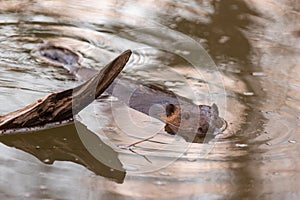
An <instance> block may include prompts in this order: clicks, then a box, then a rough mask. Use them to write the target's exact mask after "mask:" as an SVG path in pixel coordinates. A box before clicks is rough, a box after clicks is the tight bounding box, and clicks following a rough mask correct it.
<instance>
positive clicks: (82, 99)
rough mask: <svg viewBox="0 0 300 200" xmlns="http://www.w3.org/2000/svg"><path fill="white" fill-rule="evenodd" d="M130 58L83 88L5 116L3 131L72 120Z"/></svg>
mask: <svg viewBox="0 0 300 200" xmlns="http://www.w3.org/2000/svg"><path fill="white" fill-rule="evenodd" d="M130 55H131V51H130V50H127V51H125V52H124V53H122V54H121V55H120V56H118V57H117V58H116V59H115V60H113V61H112V62H111V63H109V64H108V65H107V66H105V67H104V68H103V69H102V70H100V71H99V72H98V73H96V74H95V75H94V76H93V77H92V78H90V79H89V80H88V81H86V82H85V83H83V84H82V85H79V86H77V87H75V88H72V89H68V90H65V91H62V92H57V93H52V94H50V95H48V96H47V97H45V98H44V99H40V100H38V101H37V102H35V103H33V104H31V105H29V106H27V107H25V108H23V109H20V110H17V111H14V112H11V113H8V114H6V115H4V116H1V117H0V130H3V129H15V128H22V127H35V126H43V125H45V124H47V123H53V122H59V121H63V120H68V119H72V117H73V116H74V115H75V114H77V113H78V112H80V111H81V110H82V109H83V108H84V107H86V106H87V105H89V104H90V103H91V102H92V101H93V100H94V99H95V98H97V97H99V96H100V95H101V94H102V93H103V92H104V91H105V90H106V88H107V87H108V86H109V85H110V84H111V83H112V82H113V80H114V79H115V78H116V77H117V76H118V74H119V73H120V72H121V71H122V69H123V68H124V66H125V65H126V63H127V61H128V60H129V57H130Z"/></svg>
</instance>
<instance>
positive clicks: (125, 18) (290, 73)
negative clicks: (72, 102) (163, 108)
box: [0, 0, 300, 199]
mask: <svg viewBox="0 0 300 200" xmlns="http://www.w3.org/2000/svg"><path fill="white" fill-rule="evenodd" d="M299 6H300V5H299V3H298V2H297V1H285V0H280V1H273V0H269V1H267V0H264V1H258V0H250V1H240V0H233V1H225V0H220V1H206V0H203V1H188V2H187V1H130V0H125V1H101V3H99V2H98V1H93V0H90V1H81V0H77V1H72V2H68V3H67V2H62V1H2V2H0V47H1V48H0V91H1V95H0V105H1V106H0V113H1V114H4V113H7V112H11V111H14V110H16V109H19V108H22V107H24V106H26V105H28V104H30V103H32V102H34V101H36V100H37V99H39V98H41V97H44V96H46V95H47V94H49V93H51V92H54V91H60V90H64V89H66V88H70V87H74V86H76V85H78V84H79V83H80V82H79V81H76V80H74V77H72V76H70V75H69V74H67V73H66V72H65V71H64V70H63V69H60V68H57V67H54V66H49V65H48V64H47V63H45V62H43V61H41V60H38V59H36V58H34V57H33V56H32V54H31V53H30V52H31V51H32V50H33V49H36V48H37V47H38V46H40V45H43V44H45V43H48V44H49V43H50V44H55V45H60V46H64V47H67V48H70V49H72V50H74V51H76V52H78V53H80V54H82V56H83V59H82V65H84V66H87V67H91V68H95V69H99V68H101V67H103V66H104V65H105V64H107V63H108V62H109V61H110V60H112V59H113V58H114V57H116V56H117V55H118V54H119V53H121V52H122V51H124V50H126V49H132V50H133V52H134V53H133V56H132V58H131V59H130V61H129V63H128V65H127V67H126V68H125V70H124V72H123V74H124V75H125V76H127V77H129V78H131V79H133V80H139V81H143V82H144V83H154V84H157V85H162V86H164V87H167V88H168V89H170V90H172V91H175V92H176V93H178V94H180V95H182V96H186V97H188V98H190V99H192V100H193V101H194V102H195V103H199V104H200V103H201V104H211V103H213V102H215V103H217V104H218V106H219V108H220V112H221V115H222V116H223V117H224V118H225V119H226V120H227V121H228V123H229V127H228V132H229V133H232V134H233V136H232V137H230V138H226V139H221V138H216V139H212V140H209V141H208V142H207V143H204V144H189V143H186V142H185V141H184V140H183V139H181V138H180V137H176V136H175V137H174V136H170V135H167V134H166V133H165V132H164V130H163V127H164V124H162V123H161V122H159V121H156V120H154V119H152V118H150V117H148V116H146V115H143V114H141V113H138V112H136V111H134V110H131V109H128V108H127V107H126V106H125V105H124V104H122V103H121V102H119V101H118V100H117V99H115V98H112V97H106V98H102V99H100V100H97V102H95V103H93V104H91V105H90V106H89V107H88V108H86V109H85V110H84V111H82V112H81V113H80V115H79V116H78V117H77V119H78V120H79V121H81V123H80V124H77V125H76V126H75V127H76V129H74V127H69V128H68V129H67V128H66V129H64V128H62V129H61V128H57V129H55V130H52V131H49V132H48V131H44V132H36V133H30V134H20V135H12V136H9V135H7V136H5V137H4V136H2V137H1V138H0V140H1V142H2V143H1V145H0V148H1V152H2V154H1V156H0V162H1V168H2V170H1V180H0V196H1V197H2V198H6V199H20V198H21V199H26V198H28V199H40V198H49V199H74V198H79V199H132V198H134V199H153V198H158V197H159V198H160V199H284V198H286V199H298V198H299V196H300V194H299V188H300V185H299V178H300V177H299V171H300V165H299V162H298V160H299V153H298V152H299V150H300V149H299V141H300V138H299V131H300V129H299V124H300V123H299V122H300V110H299V100H300V95H299V94H300V92H299V90H300V80H299V76H298V74H299V73H300V72H299V63H300V62H299V59H300V56H299V54H300V50H299V44H300V43H299V39H300V34H299V31H300V26H299V19H300V14H299V11H300V7H299ZM202 47H203V48H202ZM154 134H155V137H154V138H153V139H152V140H151V141H150V142H144V143H141V144H139V145H138V147H137V148H135V149H134V152H131V151H130V150H126V149H122V148H120V145H122V146H124V145H128V144H131V143H133V142H136V141H138V140H139V139H142V138H145V137H149V136H151V135H154ZM91 141H93V142H92V143H91ZM103 152H105V153H104V154H103ZM108 152H109V153H108ZM24 180H26V182H24ZM29 182H30V184H28V183H29ZM12 188H13V189H12Z"/></svg>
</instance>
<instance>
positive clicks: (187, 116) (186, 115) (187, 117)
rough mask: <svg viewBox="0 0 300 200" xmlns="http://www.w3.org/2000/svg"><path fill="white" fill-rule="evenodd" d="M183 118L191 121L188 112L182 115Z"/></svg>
mask: <svg viewBox="0 0 300 200" xmlns="http://www.w3.org/2000/svg"><path fill="white" fill-rule="evenodd" d="M182 117H183V118H184V119H186V120H188V119H190V114H189V113H187V112H185V113H183V114H182Z"/></svg>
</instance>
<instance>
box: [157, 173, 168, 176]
mask: <svg viewBox="0 0 300 200" xmlns="http://www.w3.org/2000/svg"><path fill="white" fill-rule="evenodd" d="M159 174H160V175H162V176H171V173H170V172H159Z"/></svg>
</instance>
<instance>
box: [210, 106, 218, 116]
mask: <svg viewBox="0 0 300 200" xmlns="http://www.w3.org/2000/svg"><path fill="white" fill-rule="evenodd" d="M211 114H212V116H214V117H219V108H218V106H217V105H216V104H213V105H212V106H211Z"/></svg>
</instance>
